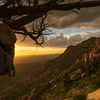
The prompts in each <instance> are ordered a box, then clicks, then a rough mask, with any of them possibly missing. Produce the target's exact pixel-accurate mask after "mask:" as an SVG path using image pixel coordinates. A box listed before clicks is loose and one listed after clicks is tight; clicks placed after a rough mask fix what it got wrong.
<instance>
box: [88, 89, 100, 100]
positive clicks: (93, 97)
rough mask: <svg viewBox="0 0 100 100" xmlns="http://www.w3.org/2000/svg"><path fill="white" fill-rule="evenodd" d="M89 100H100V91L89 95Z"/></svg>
mask: <svg viewBox="0 0 100 100" xmlns="http://www.w3.org/2000/svg"><path fill="white" fill-rule="evenodd" d="M87 100H100V89H98V90H96V91H95V92H92V93H89V94H88V96H87Z"/></svg>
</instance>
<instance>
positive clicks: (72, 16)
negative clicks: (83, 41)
mask: <svg viewBox="0 0 100 100" xmlns="http://www.w3.org/2000/svg"><path fill="white" fill-rule="evenodd" d="M75 11H77V12H79V14H76V13H74V12H72V11H52V13H53V14H52V15H51V21H52V22H53V23H54V24H55V25H53V26H52V27H53V28H58V29H62V28H73V27H76V28H84V29H95V28H100V25H99V23H100V7H92V8H82V9H81V10H77V9H75Z"/></svg>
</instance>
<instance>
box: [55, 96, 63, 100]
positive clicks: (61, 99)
mask: <svg viewBox="0 0 100 100" xmlns="http://www.w3.org/2000/svg"><path fill="white" fill-rule="evenodd" d="M55 100H63V97H62V96H59V97H57V98H56V99H55Z"/></svg>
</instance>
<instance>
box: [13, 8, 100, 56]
mask: <svg viewBox="0 0 100 100" xmlns="http://www.w3.org/2000/svg"><path fill="white" fill-rule="evenodd" d="M76 11H78V12H79V13H80V14H76V13H74V12H72V11H68V12H64V11H62V12H60V11H52V15H50V20H51V22H53V23H54V25H53V26H52V27H50V28H51V29H52V31H53V32H54V33H55V34H54V35H51V36H47V37H45V43H44V44H43V47H40V46H37V45H34V41H33V40H31V39H30V38H29V37H27V38H26V40H25V41H24V42H21V41H22V39H23V36H21V35H17V42H16V44H15V45H16V47H15V55H16V56H19V55H41V54H42V55H43V54H55V53H63V52H64V50H65V49H66V48H67V46H68V45H75V44H77V43H80V42H81V41H83V40H86V39H88V38H89V37H91V36H96V37H98V36H100V7H93V8H88V9H87V8H85V9H81V10H80V11H79V10H77V9H76Z"/></svg>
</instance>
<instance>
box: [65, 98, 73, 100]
mask: <svg viewBox="0 0 100 100" xmlns="http://www.w3.org/2000/svg"><path fill="white" fill-rule="evenodd" d="M64 100H74V99H73V98H67V99H64Z"/></svg>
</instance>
